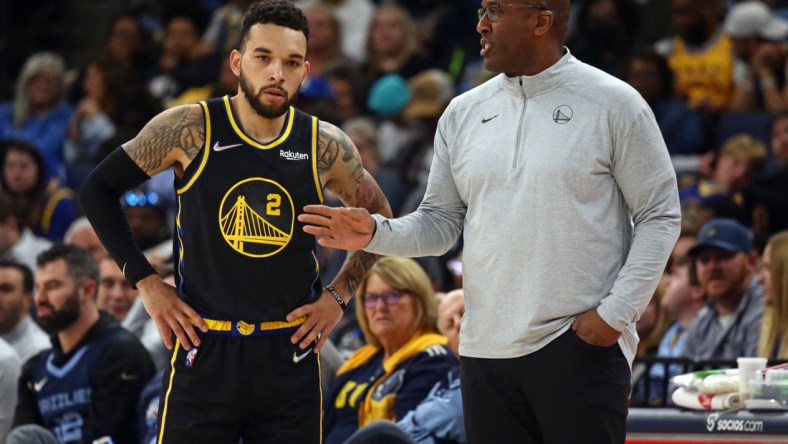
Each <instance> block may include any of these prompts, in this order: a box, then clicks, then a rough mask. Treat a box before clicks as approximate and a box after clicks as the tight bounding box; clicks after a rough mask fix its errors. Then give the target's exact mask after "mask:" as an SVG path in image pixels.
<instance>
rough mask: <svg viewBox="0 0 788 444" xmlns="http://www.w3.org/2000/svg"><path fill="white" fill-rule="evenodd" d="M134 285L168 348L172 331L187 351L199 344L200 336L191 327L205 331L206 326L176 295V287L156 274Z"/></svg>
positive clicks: (170, 346)
mask: <svg viewBox="0 0 788 444" xmlns="http://www.w3.org/2000/svg"><path fill="white" fill-rule="evenodd" d="M137 288H138V289H139V290H140V297H142V303H143V305H145V310H147V311H148V314H149V315H150V317H151V318H152V319H153V321H154V322H155V323H156V326H158V327H159V331H160V332H161V338H162V340H163V341H164V345H166V346H167V349H168V350H172V347H173V342H172V335H173V334H174V335H175V336H176V337H177V338H178V340H179V341H180V342H181V344H182V345H183V348H184V349H186V350H189V349H190V348H191V347H192V346H195V347H198V346H199V345H200V336H199V335H198V334H197V332H196V331H195V329H194V327H195V326H196V327H197V328H199V329H200V330H201V331H202V332H206V331H208V326H207V325H206V324H205V321H204V320H203V319H202V317H201V316H200V315H199V314H197V312H196V311H194V309H193V308H191V307H190V306H189V305H188V304H186V303H185V302H183V301H182V300H181V299H180V298H179V297H178V292H177V291H176V290H175V287H173V286H172V285H169V284H167V283H165V282H162V280H161V279H160V278H159V277H158V276H156V275H150V276H148V277H146V278H144V279H142V280H140V281H139V282H137Z"/></svg>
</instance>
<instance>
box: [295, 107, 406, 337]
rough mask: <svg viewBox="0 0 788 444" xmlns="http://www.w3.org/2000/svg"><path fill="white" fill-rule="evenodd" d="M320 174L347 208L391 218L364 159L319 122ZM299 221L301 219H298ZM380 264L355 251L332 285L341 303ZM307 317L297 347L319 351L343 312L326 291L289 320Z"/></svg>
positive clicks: (346, 140) (341, 135)
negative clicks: (312, 347)
mask: <svg viewBox="0 0 788 444" xmlns="http://www.w3.org/2000/svg"><path fill="white" fill-rule="evenodd" d="M317 156H318V164H317V169H318V174H320V181H321V182H322V183H323V184H325V187H326V188H328V189H329V190H331V191H333V192H334V193H335V194H336V195H337V196H339V199H340V200H341V201H342V203H343V204H345V205H346V206H352V207H360V208H364V209H365V210H366V211H367V212H369V213H378V214H381V215H383V216H386V217H392V213H391V207H390V206H389V203H388V201H387V200H386V196H384V195H383V192H382V191H381V190H380V187H379V186H378V184H377V182H375V179H374V178H372V175H371V174H369V172H367V170H365V169H364V167H363V166H362V165H361V157H360V156H359V154H358V150H356V147H355V145H353V142H352V141H351V140H350V138H349V137H348V136H347V135H346V134H345V133H344V132H342V131H341V130H340V129H339V128H337V127H336V126H334V125H332V124H330V123H327V122H320V134H319V135H318V148H317ZM299 219H300V216H299ZM376 260H377V256H376V255H374V254H371V253H367V252H364V251H361V250H357V251H352V252H350V253H349V254H348V258H347V260H345V263H344V264H343V265H342V269H341V270H340V272H339V273H338V274H337V277H336V278H335V279H334V281H333V282H332V286H334V287H335V288H336V289H337V291H338V292H339V293H340V295H341V296H342V299H344V301H345V302H346V303H347V302H348V301H350V298H352V297H353V295H354V294H355V292H356V288H358V286H359V283H360V282H361V279H362V278H363V277H364V275H365V274H366V273H367V271H369V269H370V268H371V267H372V264H374V263H375V261H376ZM304 315H306V316H307V320H306V321H305V322H304V324H302V325H301V327H300V328H299V329H298V330H297V331H296V332H295V333H294V334H293V336H292V338H291V340H292V342H293V343H294V344H295V343H296V342H298V341H301V343H300V346H301V348H306V347H307V346H309V344H310V343H312V342H313V341H315V340H317V345H316V346H315V349H316V350H320V347H322V346H323V344H324V343H325V342H326V340H328V334H329V333H330V332H331V329H333V328H334V326H335V325H336V323H337V322H339V319H340V318H341V317H342V312H341V310H340V308H339V304H337V302H336V301H335V300H334V297H333V296H332V295H331V294H330V293H329V292H328V291H327V290H324V291H323V294H322V295H321V297H320V298H319V299H318V300H317V301H316V302H315V303H313V304H309V305H305V306H302V307H299V308H297V309H296V310H294V311H293V312H291V313H290V314H289V315H288V317H287V319H288V320H292V319H296V318H298V317H299V316H304Z"/></svg>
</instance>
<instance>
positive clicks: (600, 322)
mask: <svg viewBox="0 0 788 444" xmlns="http://www.w3.org/2000/svg"><path fill="white" fill-rule="evenodd" d="M572 330H574V331H575V334H577V337H579V338H580V339H582V340H584V341H586V342H588V343H589V344H592V345H597V346H600V347H609V346H611V345H613V344H615V343H616V342H617V341H618V338H619V337H620V336H621V332H620V331H618V330H616V329H614V328H613V327H611V326H610V325H608V323H607V322H605V320H604V319H602V317H601V316H599V313H597V311H596V308H592V309H591V310H588V311H586V312H583V313H581V314H579V315H578V316H577V318H575V321H574V322H572Z"/></svg>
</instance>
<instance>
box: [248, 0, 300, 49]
mask: <svg viewBox="0 0 788 444" xmlns="http://www.w3.org/2000/svg"><path fill="white" fill-rule="evenodd" d="M258 23H259V24H267V23H270V24H273V25H277V26H283V27H285V28H290V29H294V30H296V31H301V32H303V33H304V36H305V37H306V38H307V39H309V24H308V23H307V20H306V16H305V15H304V12H303V11H301V9H299V8H298V7H297V6H295V5H294V4H293V3H291V2H290V1H289V0H262V1H260V2H257V3H255V4H254V5H252V7H251V8H250V9H249V12H247V13H246V16H244V23H243V28H241V45H240V49H241V50H242V51H243V48H244V45H246V40H247V38H248V37H249V29H250V28H251V27H252V26H254V25H256V24H258Z"/></svg>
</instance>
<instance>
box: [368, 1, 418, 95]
mask: <svg viewBox="0 0 788 444" xmlns="http://www.w3.org/2000/svg"><path fill="white" fill-rule="evenodd" d="M414 30H415V28H414V24H413V19H412V18H411V16H410V14H409V13H408V11H407V10H406V9H404V8H402V7H401V6H398V5H397V4H386V5H381V6H379V7H378V8H377V10H376V11H375V15H374V16H373V18H372V23H370V27H369V34H368V36H367V54H366V60H365V61H364V63H363V64H362V65H361V73H362V75H363V79H364V85H365V89H367V90H368V89H369V88H370V87H371V86H372V84H373V83H375V81H377V80H378V79H380V78H381V77H383V76H385V75H386V74H399V75H400V76H402V78H403V79H405V80H408V79H410V78H411V77H413V76H415V75H416V74H418V73H420V72H422V71H424V70H427V69H429V68H431V67H432V66H433V64H432V61H431V60H430V59H429V58H428V57H427V56H426V55H425V54H424V53H423V52H422V48H421V47H420V45H419V40H418V38H419V37H418V36H417V35H416V33H415V32H414Z"/></svg>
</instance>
